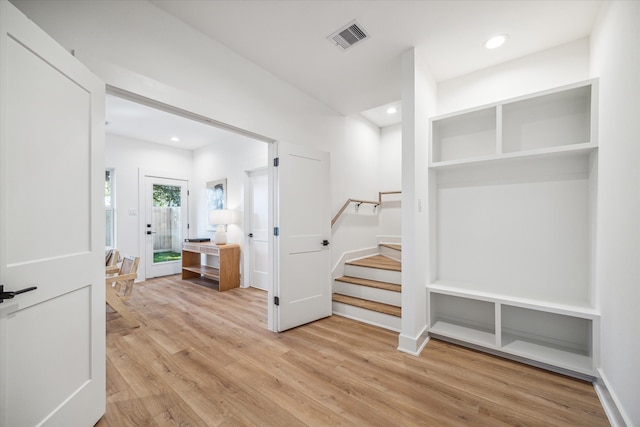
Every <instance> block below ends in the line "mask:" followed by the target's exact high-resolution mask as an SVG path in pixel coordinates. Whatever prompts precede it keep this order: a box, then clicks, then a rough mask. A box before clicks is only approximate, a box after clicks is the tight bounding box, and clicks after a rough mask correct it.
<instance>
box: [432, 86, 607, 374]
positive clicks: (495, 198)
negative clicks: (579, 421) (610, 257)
mask: <svg viewBox="0 0 640 427" xmlns="http://www.w3.org/2000/svg"><path fill="white" fill-rule="evenodd" d="M596 124H597V81H595V80H591V81H587V82H581V83H577V84H573V85H570V86H566V87H562V88H557V89H552V90H549V91H545V92H542V93H538V94H533V95H530V96H524V97H519V98H516V99H511V100H507V101H504V102H500V103H496V104H492V105H487V106H483V107H480V108H475V109H471V110H466V111H462V112H460V113H455V114H448V115H445V116H441V117H436V118H433V119H431V144H430V156H431V157H430V162H429V167H430V170H431V171H432V173H431V174H430V179H431V180H432V182H431V184H430V200H429V203H430V211H431V213H432V215H430V216H431V220H432V221H433V223H432V224H431V230H432V231H433V233H432V238H431V239H430V241H431V245H432V248H431V249H432V254H433V260H432V265H431V269H430V270H431V281H430V283H429V284H428V285H427V290H428V292H427V294H428V305H427V307H428V310H429V326H430V333H431V334H432V335H434V336H439V337H442V338H448V339H452V340H455V341H457V342H462V343H466V344H469V345H473V346H475V347H481V348H486V349H487V350H489V351H492V352H500V353H502V354H505V355H508V356H509V355H510V356H513V357H515V358H517V359H519V360H525V361H529V362H530V363H534V364H538V365H540V366H544V367H548V368H551V369H555V370H559V371H562V372H566V373H570V374H576V375H578V376H592V375H594V374H595V372H594V367H595V364H596V362H597V352H596V351H595V350H594V349H597V345H596V343H597V340H598V330H599V316H598V313H597V311H596V310H595V309H594V306H595V304H594V295H595V291H594V289H593V264H594V263H593V254H594V240H595V239H594V234H595V232H594V230H595V225H594V224H595V221H594V217H595V207H596V189H597V147H598V143H597V138H596V136H597V126H596Z"/></svg>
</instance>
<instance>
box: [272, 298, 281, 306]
mask: <svg viewBox="0 0 640 427" xmlns="http://www.w3.org/2000/svg"><path fill="white" fill-rule="evenodd" d="M273 303H274V304H275V305H280V297H273Z"/></svg>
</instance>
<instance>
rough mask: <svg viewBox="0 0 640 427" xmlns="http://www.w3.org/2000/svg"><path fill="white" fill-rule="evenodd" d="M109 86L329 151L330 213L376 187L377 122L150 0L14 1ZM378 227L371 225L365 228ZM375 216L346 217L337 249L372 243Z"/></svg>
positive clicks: (374, 191) (370, 193) (334, 252)
mask: <svg viewBox="0 0 640 427" xmlns="http://www.w3.org/2000/svg"><path fill="white" fill-rule="evenodd" d="M12 2H13V3H14V4H15V5H16V6H17V7H18V8H19V9H21V10H22V11H23V12H24V13H25V14H26V15H27V16H28V17H29V18H30V19H32V20H33V21H34V22H35V23H36V24H37V25H39V26H40V27H41V28H42V29H44V30H45V31H46V32H47V33H49V34H50V35H51V36H52V37H53V38H54V39H56V40H57V41H58V42H59V43H60V44H61V45H62V46H64V47H65V48H67V49H69V50H71V49H73V50H75V52H76V56H77V57H78V58H79V59H80V60H81V61H83V62H85V63H86V64H87V65H88V66H89V67H90V68H91V69H92V71H93V72H95V73H96V74H98V76H99V77H101V78H102V79H103V80H105V81H106V82H107V84H110V85H112V86H115V87H117V88H120V89H124V90H127V91H130V92H133V93H135V94H138V95H141V96H145V97H148V98H151V99H153V100H156V101H159V102H163V103H165V104H168V105H173V106H175V107H178V108H181V109H184V110H186V111H190V112H193V113H197V114H199V115H201V116H204V117H208V118H212V119H215V120H218V121H220V122H223V123H226V124H229V125H232V126H235V127H238V128H241V129H244V130H247V131H250V132H253V133H255V134H258V135H262V136H265V137H268V138H270V139H273V140H283V141H287V142H290V143H294V144H301V145H308V146H313V147H316V148H319V149H322V150H325V151H329V152H330V153H331V173H332V192H333V194H332V202H331V204H332V212H337V210H338V209H339V207H340V205H341V204H342V203H344V200H345V199H346V198H348V197H367V198H368V197H373V196H374V195H377V192H378V191H379V185H378V178H377V175H376V169H377V164H378V160H377V153H378V142H379V130H378V128H376V127H375V126H373V125H371V124H370V123H369V122H367V121H366V120H364V119H362V118H360V117H358V116H352V117H344V116H341V115H340V114H338V113H336V112H335V111H333V110H331V109H330V108H328V107H327V106H325V105H323V104H321V103H320V102H318V101H317V100H315V99H313V98H311V97H309V96H308V95H306V94H304V93H302V92H301V91H299V90H298V89H296V88H294V87H293V86H291V85H290V84H288V83H286V82H284V81H282V80H280V79H278V78H277V77H275V76H274V75H272V74H271V73H269V72H267V71H265V70H263V69H262V68H260V67H258V66H257V65H255V64H253V63H251V62H249V61H247V60H246V59H245V58H243V57H241V56H240V55H237V54H236V53H234V52H233V51H231V50H229V49H228V48H226V47H225V46H223V45H221V44H219V43H218V42H216V41H215V40H213V39H211V38H209V37H207V36H205V35H203V34H202V33H200V32H198V31H196V30H194V29H193V28H191V27H188V26H187V25H185V24H184V23H183V22H182V21H180V20H178V19H176V18H174V17H172V16H170V15H168V14H166V13H165V12H164V11H162V10H160V9H158V8H157V7H155V6H154V5H153V4H151V3H149V2H147V1H144V0H142V1H109V0H92V1H75V0H29V1H27V0H12ZM366 228H372V230H371V231H369V230H365V229H366ZM376 232H377V222H376V223H375V224H371V223H369V222H367V221H365V224H364V225H363V224H362V223H360V221H358V222H355V223H353V224H352V223H350V222H345V223H343V224H341V225H340V226H339V230H338V231H334V236H333V241H332V256H333V258H334V263H335V260H336V259H337V257H339V256H340V255H341V254H342V253H343V252H345V251H346V250H349V248H351V247H352V246H354V245H355V246H356V247H362V246H360V245H369V241H370V239H368V238H367V237H365V236H366V235H367V234H372V235H374V236H375V234H376Z"/></svg>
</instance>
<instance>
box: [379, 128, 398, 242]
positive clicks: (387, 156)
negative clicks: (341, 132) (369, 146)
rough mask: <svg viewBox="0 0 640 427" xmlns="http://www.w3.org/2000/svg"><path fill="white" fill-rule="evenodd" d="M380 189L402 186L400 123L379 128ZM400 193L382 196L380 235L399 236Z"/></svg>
mask: <svg viewBox="0 0 640 427" xmlns="http://www.w3.org/2000/svg"><path fill="white" fill-rule="evenodd" d="M379 162H380V163H379V164H380V166H379V177H380V178H379V179H380V191H397V190H400V189H401V188H402V125H401V124H397V125H392V126H387V127H384V128H382V129H380V160H379ZM401 198H402V196H401V195H399V194H398V195H388V196H383V198H382V208H381V210H380V214H379V221H380V225H379V231H378V233H379V234H380V235H381V236H400V233H401V227H400V224H401V220H402V218H401V212H400V210H401V205H402V204H401V201H400V200H401Z"/></svg>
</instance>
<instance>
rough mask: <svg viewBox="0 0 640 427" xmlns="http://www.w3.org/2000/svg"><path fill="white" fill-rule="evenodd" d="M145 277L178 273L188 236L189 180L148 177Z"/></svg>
mask: <svg viewBox="0 0 640 427" xmlns="http://www.w3.org/2000/svg"><path fill="white" fill-rule="evenodd" d="M146 179H147V186H146V187H147V191H146V193H147V194H146V196H147V203H146V210H147V212H146V222H145V232H146V234H147V236H146V239H147V243H146V246H147V250H146V255H147V256H146V277H147V278H151V277H158V276H166V275H170V274H178V273H179V272H180V271H181V268H182V265H181V260H182V257H181V254H182V242H183V240H184V238H185V237H186V236H187V223H188V219H187V182H186V181H180V180H174V179H167V178H156V177H147V178H146Z"/></svg>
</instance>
